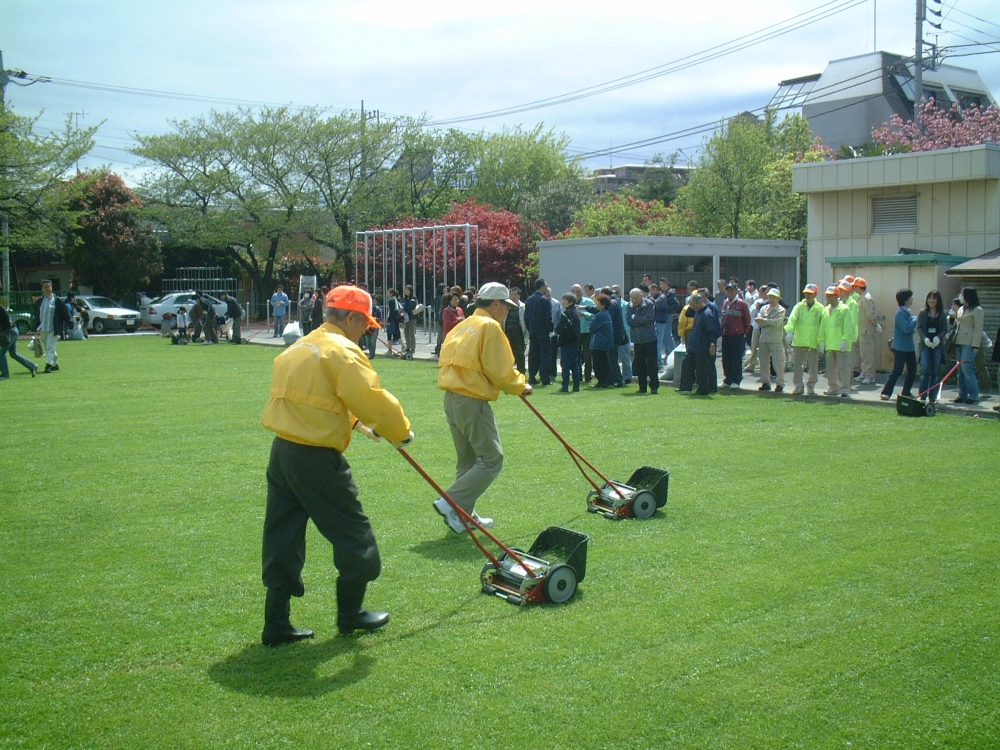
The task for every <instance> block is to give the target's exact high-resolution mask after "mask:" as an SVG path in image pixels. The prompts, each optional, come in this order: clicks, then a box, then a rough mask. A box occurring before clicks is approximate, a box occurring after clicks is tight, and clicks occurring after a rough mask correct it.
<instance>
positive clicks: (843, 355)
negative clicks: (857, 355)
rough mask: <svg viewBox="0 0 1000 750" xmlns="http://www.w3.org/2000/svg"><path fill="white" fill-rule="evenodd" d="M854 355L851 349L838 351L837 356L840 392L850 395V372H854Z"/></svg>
mask: <svg viewBox="0 0 1000 750" xmlns="http://www.w3.org/2000/svg"><path fill="white" fill-rule="evenodd" d="M853 365H854V356H853V352H852V351H847V352H840V356H839V357H838V358H837V368H838V372H837V374H838V375H839V376H840V393H841V394H842V395H845V396H850V395H851V374H852V373H853V372H854V366H853Z"/></svg>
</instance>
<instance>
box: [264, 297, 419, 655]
mask: <svg viewBox="0 0 1000 750" xmlns="http://www.w3.org/2000/svg"><path fill="white" fill-rule="evenodd" d="M371 305H372V300H371V297H370V296H369V294H368V293H367V292H366V291H364V290H362V289H358V288H357V287H356V286H350V285H347V284H345V285H342V286H338V287H334V288H333V289H332V290H331V291H330V293H329V294H328V295H327V297H326V310H325V316H324V320H325V322H324V323H323V325H321V326H319V327H318V328H315V329H313V330H312V331H311V332H310V333H309V335H308V336H304V337H302V338H300V339H299V340H298V341H297V342H296V343H295V344H293V345H292V346H290V347H289V348H288V349H286V350H285V351H283V352H282V353H281V354H279V355H278V356H277V357H276V358H275V360H274V370H273V375H272V378H271V396H270V399H268V402H267V406H266V407H265V408H264V415H263V417H261V422H262V423H263V425H264V426H265V427H267V428H268V429H269V430H271V431H273V432H274V433H275V438H274V441H273V443H272V444H271V460H270V463H269V464H268V467H267V511H266V513H265V516H264V544H263V553H262V557H263V566H262V567H263V580H264V586H266V587H267V600H266V603H265V605H264V632H263V634H262V636H261V640H262V641H263V643H264V645H265V646H280V645H281V644H283V643H291V642H293V641H299V640H302V639H303V638H312V637H313V631H311V630H299V629H297V628H295V627H293V626H292V624H291V622H290V621H289V601H290V600H291V597H292V596H302V595H303V594H304V593H305V587H304V585H303V583H302V566H303V565H304V564H305V559H306V523H307V522H308V521H309V519H310V518H311V519H312V520H313V523H315V524H316V528H317V529H319V531H320V533H321V534H322V535H323V536H325V537H326V538H327V539H328V540H329V541H330V542H331V543H332V544H333V564H334V565H335V566H336V568H337V571H338V572H339V573H340V576H339V577H338V578H337V627H338V628H339V630H340V632H341V633H342V634H344V635H348V634H350V633H353V632H354V631H355V630H376V629H378V628H380V627H382V626H383V625H385V624H386V623H387V622H388V621H389V613H388V612H369V611H368V610H366V609H363V608H362V603H363V601H364V597H365V588H366V587H367V585H368V582H369V581H373V580H375V579H376V578H377V577H378V575H379V572H380V570H381V561H380V558H379V552H378V546H377V545H376V544H375V535H374V534H373V533H372V528H371V523H370V522H369V521H368V517H367V516H366V515H365V514H364V510H363V509H362V507H361V503H359V502H358V488H357V486H356V485H355V484H354V480H353V479H352V478H351V467H350V466H349V465H348V463H347V460H346V459H345V458H344V451H346V450H347V446H348V445H350V442H351V432H352V430H357V431H359V432H361V433H362V434H364V435H366V436H368V437H370V438H372V439H373V440H378V439H379V436H380V435H381V436H382V437H384V438H386V439H387V440H389V441H391V442H392V443H393V445H396V446H400V445H403V444H406V443H408V442H409V441H410V440H411V439H412V438H413V433H412V432H410V422H409V420H408V419H407V418H406V416H405V415H404V414H403V409H402V407H400V405H399V402H398V401H397V400H396V398H395V397H394V396H393V395H392V394H391V393H389V392H388V391H386V390H383V389H382V387H381V385H380V382H379V377H378V374H377V373H376V372H375V370H374V369H373V368H372V366H371V363H370V362H369V361H368V357H366V356H365V354H364V352H363V351H362V350H361V348H360V347H359V346H358V344H357V342H358V340H359V339H360V338H361V336H362V335H363V334H364V333H365V331H367V330H368V329H369V328H378V327H379V324H378V322H377V321H376V320H375V318H373V317H372V315H371Z"/></svg>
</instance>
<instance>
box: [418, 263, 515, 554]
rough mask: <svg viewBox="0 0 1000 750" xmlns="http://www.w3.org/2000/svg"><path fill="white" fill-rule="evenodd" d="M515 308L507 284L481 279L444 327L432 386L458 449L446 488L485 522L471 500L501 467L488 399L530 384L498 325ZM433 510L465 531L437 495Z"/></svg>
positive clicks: (450, 525)
mask: <svg viewBox="0 0 1000 750" xmlns="http://www.w3.org/2000/svg"><path fill="white" fill-rule="evenodd" d="M515 308H516V303H515V302H514V301H513V300H511V298H510V292H509V291H508V289H507V287H505V286H504V285H503V284H498V283H496V282H490V283H488V284H484V285H483V287H482V288H481V289H480V290H479V294H477V295H476V309H475V312H473V314H472V315H470V316H469V317H468V318H466V319H465V320H463V321H462V322H461V323H459V324H458V325H457V326H455V327H454V328H453V329H452V330H451V331H450V332H449V333H448V337H447V338H446V339H445V341H444V344H443V345H442V347H441V357H440V359H439V360H438V368H439V370H438V388H440V389H441V390H443V391H445V394H444V413H445V417H446V419H447V420H448V427H449V428H450V429H451V439H452V441H453V442H454V444H455V452H456V453H457V454H458V462H457V465H456V467H455V482H454V484H452V485H451V487H449V488H448V490H447V494H448V496H449V497H450V498H451V499H452V500H454V501H455V502H456V503H457V504H458V505H459V506H460V507H461V508H462V509H463V510H464V511H465V512H466V513H468V514H469V515H471V516H472V517H473V518H475V519H477V520H478V521H479V523H481V524H482V525H483V526H485V527H487V528H489V527H490V526H492V525H493V519H491V518H482V517H480V516H479V515H478V514H476V510H475V509H476V500H478V499H479V496H480V495H482V494H483V493H484V492H485V491H486V489H487V488H488V487H489V486H490V484H492V483H493V480H494V479H496V478H497V476H498V475H499V474H500V470H501V469H502V468H503V448H502V446H501V445H500V434H499V432H498V431H497V425H496V420H495V419H494V417H493V410H492V409H491V408H490V403H489V402H490V401H496V400H497V399H498V398H499V397H500V391H503V392H504V393H509V394H511V395H512V396H520V395H521V394H526V395H527V394H530V393H531V390H532V389H531V385H530V384H528V383H527V382H525V379H524V375H523V374H522V373H520V372H518V371H517V370H516V369H515V368H514V353H513V352H512V351H511V348H510V342H509V341H508V340H507V336H506V335H505V334H504V331H503V322H504V321H505V320H506V319H507V312H508V311H509V310H512V309H515ZM434 510H436V511H437V512H438V513H440V514H441V515H442V516H443V517H444V522H445V524H446V525H447V526H448V528H450V529H451V530H452V531H454V532H455V533H456V534H461V533H463V532H465V530H466V529H465V525H464V524H463V523H462V520H461V519H460V518H459V516H458V513H457V512H456V511H455V510H454V509H453V508H452V507H451V505H449V504H448V501H447V500H445V499H444V498H443V497H439V498H438V499H437V500H435V501H434Z"/></svg>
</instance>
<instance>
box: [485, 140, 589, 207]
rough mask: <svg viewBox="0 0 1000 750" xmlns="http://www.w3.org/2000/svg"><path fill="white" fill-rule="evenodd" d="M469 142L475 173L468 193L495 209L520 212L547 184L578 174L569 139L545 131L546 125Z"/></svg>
mask: <svg viewBox="0 0 1000 750" xmlns="http://www.w3.org/2000/svg"><path fill="white" fill-rule="evenodd" d="M466 139H467V143H468V151H469V154H470V156H471V162H472V165H471V166H472V170H473V172H474V174H475V178H474V182H473V184H472V186H471V187H470V189H469V191H468V194H469V195H470V196H471V197H474V198H476V200H477V201H478V202H479V203H481V204H486V205H489V206H493V208H496V209H504V210H507V211H513V212H514V213H521V211H522V210H524V208H525V205H526V204H527V203H528V201H529V200H530V199H531V197H532V196H533V195H535V194H537V193H538V192H539V191H540V190H541V189H542V188H543V187H544V186H545V185H547V184H549V183H550V182H553V181H554V180H558V179H562V178H565V177H569V176H572V175H573V174H575V171H574V169H573V168H572V167H571V166H569V164H568V163H567V162H568V154H567V151H566V148H567V146H568V145H569V137H568V136H567V135H566V134H562V135H559V136H557V135H556V134H555V133H554V132H553V131H552V130H548V131H546V130H545V129H544V126H543V125H538V126H537V127H536V128H534V129H533V130H530V131H524V130H521V128H520V127H517V128H514V129H508V128H504V129H503V130H502V131H501V132H499V133H493V134H489V135H485V134H480V135H477V136H466Z"/></svg>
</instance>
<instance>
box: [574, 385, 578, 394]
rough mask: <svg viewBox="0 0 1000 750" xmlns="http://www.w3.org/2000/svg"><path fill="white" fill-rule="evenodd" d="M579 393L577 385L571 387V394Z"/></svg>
mask: <svg viewBox="0 0 1000 750" xmlns="http://www.w3.org/2000/svg"><path fill="white" fill-rule="evenodd" d="M579 392H580V386H579V385H574V386H573V393H579Z"/></svg>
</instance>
